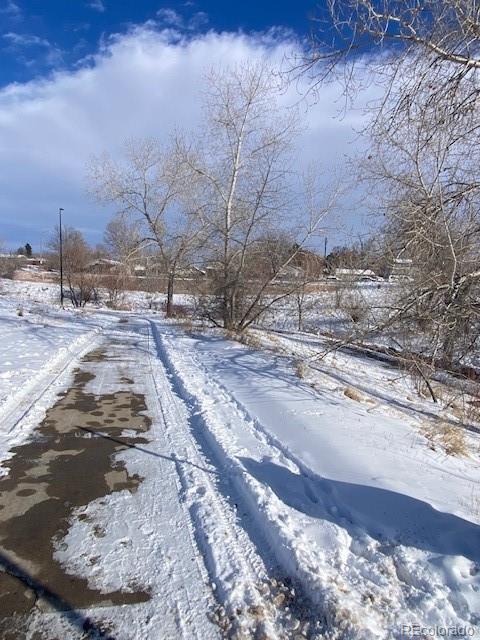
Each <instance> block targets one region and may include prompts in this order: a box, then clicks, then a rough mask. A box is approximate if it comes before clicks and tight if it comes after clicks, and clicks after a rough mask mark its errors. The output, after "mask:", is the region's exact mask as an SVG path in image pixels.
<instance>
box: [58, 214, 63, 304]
mask: <svg viewBox="0 0 480 640" xmlns="http://www.w3.org/2000/svg"><path fill="white" fill-rule="evenodd" d="M62 211H63V209H62V207H60V209H59V210H58V216H59V218H60V227H59V230H60V231H59V233H60V306H62V307H63V239H62Z"/></svg>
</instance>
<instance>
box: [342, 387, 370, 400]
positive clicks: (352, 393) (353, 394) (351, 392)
mask: <svg viewBox="0 0 480 640" xmlns="http://www.w3.org/2000/svg"><path fill="white" fill-rule="evenodd" d="M343 395H344V396H347V398H350V400H355V402H363V401H364V400H365V398H364V396H363V395H362V394H361V393H360V391H357V390H356V389H354V388H353V387H345V389H344V390H343Z"/></svg>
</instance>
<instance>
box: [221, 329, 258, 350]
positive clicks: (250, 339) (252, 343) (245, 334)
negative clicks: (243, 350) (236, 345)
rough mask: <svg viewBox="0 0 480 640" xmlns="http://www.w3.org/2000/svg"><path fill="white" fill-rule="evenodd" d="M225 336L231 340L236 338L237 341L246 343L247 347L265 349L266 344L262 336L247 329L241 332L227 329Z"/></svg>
mask: <svg viewBox="0 0 480 640" xmlns="http://www.w3.org/2000/svg"><path fill="white" fill-rule="evenodd" d="M224 333H225V337H226V338H228V339H229V340H235V341H236V342H240V344H244V345H245V346H247V347H251V348H252V349H264V348H265V345H264V344H263V342H262V340H261V338H260V337H259V336H257V335H255V333H253V332H252V331H249V330H245V331H242V332H241V333H239V332H236V331H225V332H224Z"/></svg>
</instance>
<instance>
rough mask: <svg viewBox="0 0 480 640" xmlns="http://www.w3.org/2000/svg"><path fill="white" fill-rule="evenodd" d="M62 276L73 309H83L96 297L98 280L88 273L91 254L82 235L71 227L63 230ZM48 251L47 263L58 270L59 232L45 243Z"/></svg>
mask: <svg viewBox="0 0 480 640" xmlns="http://www.w3.org/2000/svg"><path fill="white" fill-rule="evenodd" d="M62 246H63V275H64V278H65V282H66V285H67V287H68V292H69V297H70V300H71V302H72V305H73V306H74V307H84V306H85V305H86V304H87V303H88V302H91V301H92V300H96V299H97V297H98V291H97V290H98V278H97V276H96V275H95V274H93V273H90V272H89V271H88V268H87V267H88V263H89V262H90V260H91V258H92V252H91V249H90V247H89V246H88V244H87V242H86V240H85V238H84V237H83V234H82V233H81V232H80V231H78V230H77V229H74V228H72V227H64V228H63V243H62ZM47 247H48V249H49V250H50V252H51V253H50V255H49V262H50V264H51V265H52V267H54V268H55V269H59V268H60V262H59V253H60V252H59V232H58V228H57V229H55V231H54V232H53V234H52V236H51V238H50V240H49V241H48V243H47Z"/></svg>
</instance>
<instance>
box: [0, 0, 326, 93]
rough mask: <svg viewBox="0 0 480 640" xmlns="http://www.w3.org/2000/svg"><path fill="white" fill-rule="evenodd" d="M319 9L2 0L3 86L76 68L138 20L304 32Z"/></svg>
mask: <svg viewBox="0 0 480 640" xmlns="http://www.w3.org/2000/svg"><path fill="white" fill-rule="evenodd" d="M315 11H318V6H316V3H315V0H297V2H292V1H291V0H277V1H276V2H273V1H272V2H259V1H255V0H242V1H240V2H228V1H225V0H203V1H202V0H198V1H196V2H194V1H192V0H186V1H185V2H175V1H173V2H168V3H161V2H158V1H156V0H0V12H1V13H0V24H1V34H0V35H1V49H0V50H1V64H0V86H1V85H5V84H7V83H9V82H25V81H27V80H30V79H31V78H34V77H38V76H41V75H43V74H45V73H48V71H51V70H52V69H65V68H67V69H68V68H74V67H75V65H76V64H78V63H79V62H81V61H82V60H84V59H85V58H86V57H87V56H89V55H91V54H94V53H95V52H96V51H97V50H98V48H99V45H100V44H101V43H102V42H103V41H104V40H105V39H106V38H108V36H109V35H111V34H114V33H125V32H126V31H128V30H129V29H131V27H132V25H134V24H144V23H146V22H147V21H153V20H154V21H156V22H157V23H158V24H159V25H162V24H163V25H165V26H173V27H181V28H182V29H184V30H189V31H195V32H197V33H198V32H205V31H207V30H210V29H213V30H215V31H238V30H241V31H244V32H247V33H248V32H252V31H265V30H268V29H270V28H271V27H281V28H284V29H289V30H292V31H293V32H295V33H297V34H302V35H304V34H306V33H308V31H309V29H310V21H309V16H310V15H311V14H312V13H313V12H315Z"/></svg>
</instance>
